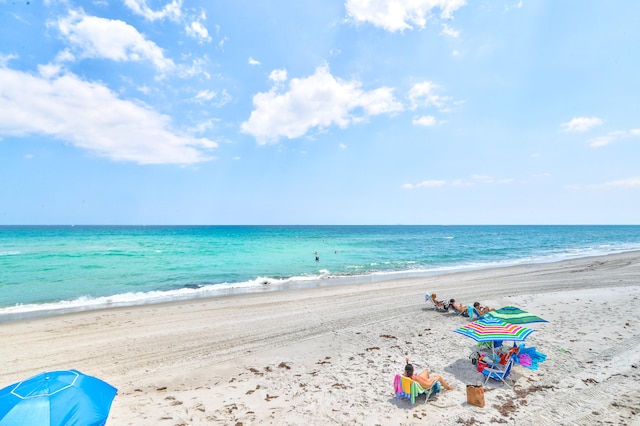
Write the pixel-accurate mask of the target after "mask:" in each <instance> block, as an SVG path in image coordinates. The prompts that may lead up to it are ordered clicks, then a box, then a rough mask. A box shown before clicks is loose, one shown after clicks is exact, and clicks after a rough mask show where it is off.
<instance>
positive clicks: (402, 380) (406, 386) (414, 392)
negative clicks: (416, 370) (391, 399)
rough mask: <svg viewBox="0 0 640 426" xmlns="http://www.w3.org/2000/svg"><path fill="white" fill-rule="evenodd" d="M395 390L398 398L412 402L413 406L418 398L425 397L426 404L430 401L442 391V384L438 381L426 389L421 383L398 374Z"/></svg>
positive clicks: (394, 381) (394, 383) (395, 380)
mask: <svg viewBox="0 0 640 426" xmlns="http://www.w3.org/2000/svg"><path fill="white" fill-rule="evenodd" d="M393 388H394V391H395V394H396V398H400V399H408V400H410V401H411V405H413V404H414V403H415V402H416V397H417V396H420V395H425V400H424V402H425V404H426V403H427V402H428V401H429V397H431V395H436V394H437V393H438V392H440V389H442V384H441V383H440V382H438V381H436V382H433V385H431V387H430V388H429V389H424V388H423V387H422V386H421V385H420V383H418V382H416V381H415V380H412V379H411V378H410V377H407V376H404V375H402V374H396V377H395V378H394V379H393Z"/></svg>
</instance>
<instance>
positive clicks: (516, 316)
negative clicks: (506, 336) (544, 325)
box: [486, 306, 547, 324]
mask: <svg viewBox="0 0 640 426" xmlns="http://www.w3.org/2000/svg"><path fill="white" fill-rule="evenodd" d="M486 315H487V316H489V317H492V318H496V319H499V320H502V321H505V322H508V323H510V324H528V323H532V322H547V320H545V319H542V318H540V317H539V316H536V315H533V314H530V313H529V312H527V311H524V310H522V309H520V308H516V307H515V306H505V307H503V308H500V309H496V310H495V311H490V312H487V314H486Z"/></svg>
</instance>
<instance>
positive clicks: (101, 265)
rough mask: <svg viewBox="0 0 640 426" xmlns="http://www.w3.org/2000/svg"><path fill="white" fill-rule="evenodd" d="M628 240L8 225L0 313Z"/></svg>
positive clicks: (456, 263) (386, 230)
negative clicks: (317, 258) (316, 254)
mask: <svg viewBox="0 0 640 426" xmlns="http://www.w3.org/2000/svg"><path fill="white" fill-rule="evenodd" d="M629 250H640V226H0V321H3V320H10V319H17V318H26V317H29V316H35V315H47V314H53V313H56V312H69V311H74V310H83V309H91V308H101V307H109V306H127V305H136V304H146V303H155V302H161V301H170V300H179V299H181V300H184V299H190V298H198V297H210V296H217V295H223V294H229V293H237V292H243V291H269V290H278V289H284V288H291V287H301V286H316V285H320V284H326V283H338V284H339V283H342V282H350V281H353V280H354V279H358V280H363V279H364V280H374V279H376V280H377V279H381V278H386V277H389V276H391V275H395V276H419V275H428V274H434V273H443V272H450V271H459V270H467V269H479V268H487V267H497V266H507V265H515V264H522V263H534V262H552V261H557V260H562V259H568V258H577V257H585V256H594V255H600V254H608V253H616V252H622V251H629ZM316 252H317V253H318V255H319V260H317V261H316V256H315V253H316ZM363 277H365V278H363Z"/></svg>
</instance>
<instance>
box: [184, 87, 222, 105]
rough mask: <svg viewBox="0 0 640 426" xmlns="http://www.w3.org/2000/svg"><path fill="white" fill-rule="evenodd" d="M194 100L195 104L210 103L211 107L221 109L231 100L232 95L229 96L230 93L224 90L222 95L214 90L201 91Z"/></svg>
mask: <svg viewBox="0 0 640 426" xmlns="http://www.w3.org/2000/svg"><path fill="white" fill-rule="evenodd" d="M193 100H194V102H198V103H208V104H210V105H214V106H217V107H221V106H223V105H226V104H227V103H228V102H229V101H230V100H231V95H229V92H227V91H226V89H223V90H222V92H221V93H217V92H214V91H212V90H201V91H199V92H198V93H197V94H196V96H195V98H194V99H193ZM213 100H215V102H211V101H213Z"/></svg>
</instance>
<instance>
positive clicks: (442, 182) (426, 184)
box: [402, 180, 447, 189]
mask: <svg viewBox="0 0 640 426" xmlns="http://www.w3.org/2000/svg"><path fill="white" fill-rule="evenodd" d="M446 184H447V181H446V180H425V181H422V182H420V183H416V184H413V183H405V184H404V185H402V188H403V189H417V188H434V187H440V186H445V185H446Z"/></svg>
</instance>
